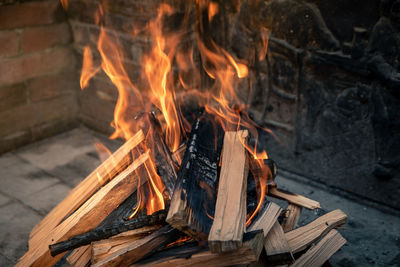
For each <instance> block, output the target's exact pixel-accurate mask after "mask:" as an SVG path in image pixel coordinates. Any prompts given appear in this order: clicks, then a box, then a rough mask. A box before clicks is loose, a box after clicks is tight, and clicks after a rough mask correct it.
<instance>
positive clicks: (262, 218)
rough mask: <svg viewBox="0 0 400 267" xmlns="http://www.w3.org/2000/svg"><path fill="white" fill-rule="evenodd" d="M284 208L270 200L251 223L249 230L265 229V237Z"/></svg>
mask: <svg viewBox="0 0 400 267" xmlns="http://www.w3.org/2000/svg"><path fill="white" fill-rule="evenodd" d="M281 211H282V209H281V207H279V206H278V205H277V204H275V203H274V202H269V203H268V205H267V206H266V208H265V210H264V212H263V213H262V214H261V215H259V217H258V218H257V219H256V220H255V221H254V222H253V223H252V224H251V225H250V227H249V231H255V230H263V232H264V238H265V237H266V236H267V234H268V233H269V231H270V230H271V228H272V226H273V225H274V224H275V222H276V220H277V219H278V217H279V214H280V213H281Z"/></svg>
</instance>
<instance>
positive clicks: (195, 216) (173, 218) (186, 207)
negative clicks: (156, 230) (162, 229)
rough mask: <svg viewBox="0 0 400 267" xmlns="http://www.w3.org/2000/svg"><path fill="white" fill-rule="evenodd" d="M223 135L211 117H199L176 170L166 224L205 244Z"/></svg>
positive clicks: (214, 196)
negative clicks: (175, 179)
mask: <svg viewBox="0 0 400 267" xmlns="http://www.w3.org/2000/svg"><path fill="white" fill-rule="evenodd" d="M223 134H224V131H223V129H222V128H221V127H220V125H219V124H218V123H217V122H216V121H215V119H214V118H213V117H211V116H210V115H202V116H201V117H199V118H198V119H197V120H196V122H195V123H194V124H193V126H192V131H191V133H190V137H189V140H188V145H187V149H186V151H185V155H184V157H183V160H182V164H181V168H180V169H179V173H178V180H177V183H176V187H175V190H174V194H173V196H172V200H171V205H170V208H169V211H168V215H167V220H166V221H167V222H168V223H169V224H171V225H172V226H173V227H174V228H177V229H179V230H181V231H183V232H185V233H186V234H188V235H189V236H192V237H193V238H195V239H202V240H207V238H208V233H209V232H210V229H211V226H212V223H213V220H212V218H213V217H214V210H215V204H216V187H217V183H218V164H219V162H220V154H221V149H222V142H223V136H224V135H223Z"/></svg>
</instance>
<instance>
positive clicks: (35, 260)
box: [16, 153, 149, 267]
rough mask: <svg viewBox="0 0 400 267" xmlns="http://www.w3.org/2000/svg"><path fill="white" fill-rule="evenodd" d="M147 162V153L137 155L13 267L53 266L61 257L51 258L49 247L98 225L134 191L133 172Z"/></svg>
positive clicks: (135, 185) (135, 186)
mask: <svg viewBox="0 0 400 267" xmlns="http://www.w3.org/2000/svg"><path fill="white" fill-rule="evenodd" d="M148 159H149V155H148V153H144V154H142V155H141V156H139V157H138V158H137V159H136V160H135V161H134V162H133V163H132V164H131V165H129V166H128V167H127V168H126V169H125V170H124V171H122V172H121V173H120V174H118V175H117V176H116V177H115V178H114V179H113V180H111V181H110V182H109V183H108V184H106V185H105V186H103V187H102V188H101V189H100V190H99V191H97V192H96V193H95V194H94V195H93V196H92V197H91V198H90V199H89V200H87V201H86V202H85V203H84V204H83V205H82V206H81V207H80V208H79V209H78V210H77V211H75V212H74V213H73V214H72V215H71V216H69V217H68V218H67V219H66V220H64V221H63V222H62V223H61V224H60V225H58V226H57V227H56V228H54V229H53V230H52V231H51V232H50V234H49V235H48V237H47V238H45V239H43V240H42V241H41V243H40V244H37V245H36V246H35V247H32V248H31V249H30V250H29V251H28V252H27V253H25V255H24V256H23V257H22V258H21V259H20V260H19V261H18V263H17V265H16V266H24V267H26V266H52V265H54V264H55V263H56V262H57V261H58V260H59V259H60V258H61V257H62V254H60V255H58V256H56V257H52V256H51V255H50V250H49V247H48V246H49V245H50V244H51V243H56V242H60V241H61V240H65V239H67V238H69V237H71V236H74V235H78V234H82V233H84V232H87V231H89V230H92V229H93V228H94V227H96V226H97V225H99V224H100V223H101V222H102V220H104V219H105V218H106V217H107V215H108V214H110V213H111V212H112V211H113V210H114V209H115V208H117V207H118V206H119V204H121V202H123V201H124V200H125V199H126V198H127V197H128V196H129V195H130V194H131V193H132V192H133V191H135V189H136V188H137V180H138V179H137V176H136V175H135V174H134V173H135V170H136V169H137V168H139V167H140V166H141V165H142V164H143V163H144V162H145V161H146V160H148Z"/></svg>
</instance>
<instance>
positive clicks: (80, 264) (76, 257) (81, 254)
mask: <svg viewBox="0 0 400 267" xmlns="http://www.w3.org/2000/svg"><path fill="white" fill-rule="evenodd" d="M91 258H92V248H91V245H87V246H83V247H80V248H77V249H74V250H73V251H72V252H71V254H69V255H68V257H67V262H68V263H69V264H70V265H71V266H72V267H87V266H89V265H90V259H91Z"/></svg>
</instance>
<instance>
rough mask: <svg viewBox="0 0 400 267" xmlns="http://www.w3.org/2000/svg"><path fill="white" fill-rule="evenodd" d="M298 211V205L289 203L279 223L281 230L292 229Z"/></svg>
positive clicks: (298, 216) (297, 216)
mask: <svg viewBox="0 0 400 267" xmlns="http://www.w3.org/2000/svg"><path fill="white" fill-rule="evenodd" d="M300 213H301V207H300V206H297V205H295V204H291V203H289V205H288V206H287V208H286V210H285V213H284V217H283V221H282V224H281V225H282V228H283V231H284V232H285V233H286V232H288V231H291V230H293V229H294V227H295V226H296V224H297V222H298V220H299V218H300Z"/></svg>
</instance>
